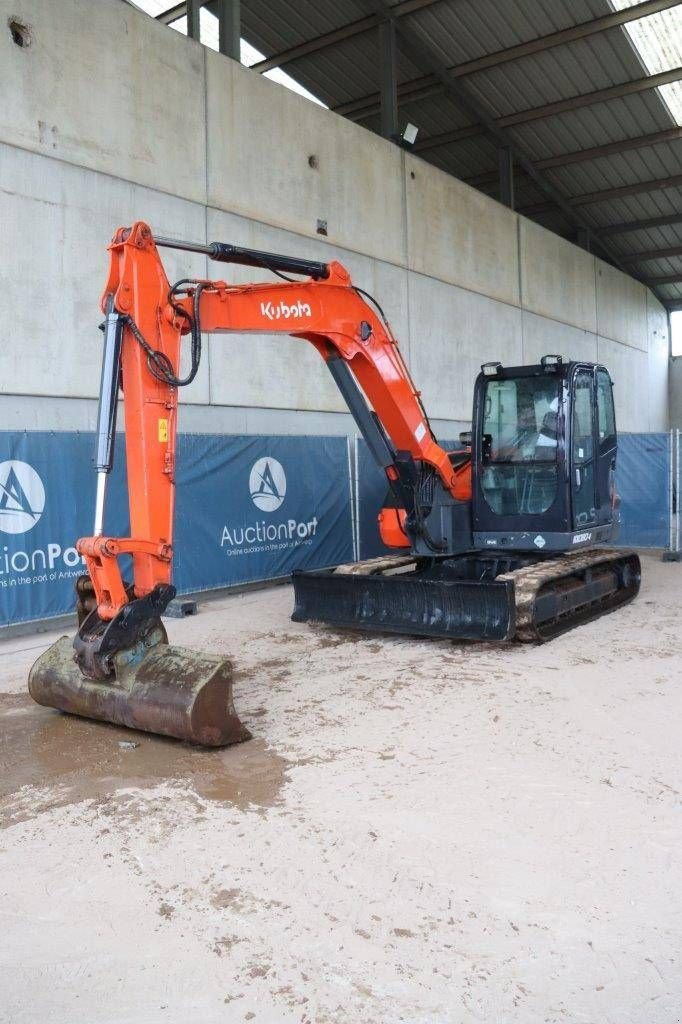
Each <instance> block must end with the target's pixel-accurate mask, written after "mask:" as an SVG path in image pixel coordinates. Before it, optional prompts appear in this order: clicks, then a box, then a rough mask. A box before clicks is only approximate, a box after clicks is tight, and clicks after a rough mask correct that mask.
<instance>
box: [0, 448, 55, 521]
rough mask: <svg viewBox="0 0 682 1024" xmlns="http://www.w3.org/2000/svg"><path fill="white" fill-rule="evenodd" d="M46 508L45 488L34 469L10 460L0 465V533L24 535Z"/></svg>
mask: <svg viewBox="0 0 682 1024" xmlns="http://www.w3.org/2000/svg"><path fill="white" fill-rule="evenodd" d="M44 508H45V488H44V487H43V482H42V480H41V479H40V477H39V476H38V474H37V473H36V471H35V469H34V468H33V466H29V464H28V463H27V462H19V461H18V460H16V459H12V460H10V461H8V462H2V463H0V530H2V531H3V533H26V532H27V531H28V530H30V529H31V528H32V527H34V526H35V525H36V523H37V522H38V520H39V519H40V517H41V515H42V513H43V509H44Z"/></svg>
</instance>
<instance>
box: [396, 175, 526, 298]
mask: <svg viewBox="0 0 682 1024" xmlns="http://www.w3.org/2000/svg"><path fill="white" fill-rule="evenodd" d="M405 194H406V203H407V233H408V266H409V268H410V270H416V271H417V272H418V273H420V274H428V275H429V276H431V277H436V278H440V280H441V281H448V282H449V283H450V284H456V285H460V286H461V287H462V288H469V289H471V290H472V291H476V292H483V293H484V294H485V295H489V296H490V297H491V298H494V299H501V300H502V301H503V302H509V303H511V304H513V305H518V304H519V262H518V244H517V230H518V216H517V215H516V214H515V213H513V212H512V211H511V210H509V209H507V207H505V206H501V205H500V204H499V203H496V202H495V201H494V200H492V199H489V198H488V196H485V195H483V193H482V192H477V191H476V189H473V188H470V187H469V186H468V185H465V184H464V182H462V181H458V180H457V179H456V178H453V177H452V176H451V175H449V174H445V173H444V172H443V171H439V170H438V169H437V168H436V167H431V166H430V165H429V164H426V163H424V161H423V160H420V159H418V158H416V157H413V156H407V158H406V161H405Z"/></svg>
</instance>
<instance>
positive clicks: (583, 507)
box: [570, 367, 598, 530]
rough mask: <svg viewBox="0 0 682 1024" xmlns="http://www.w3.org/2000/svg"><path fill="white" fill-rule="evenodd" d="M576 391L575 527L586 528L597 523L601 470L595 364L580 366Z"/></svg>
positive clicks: (573, 456)
mask: <svg viewBox="0 0 682 1024" xmlns="http://www.w3.org/2000/svg"><path fill="white" fill-rule="evenodd" d="M572 391H573V412H572V416H571V460H570V472H571V495H572V509H573V529H574V530H584V529H588V528H589V527H591V526H596V525H597V476H598V473H597V451H596V445H595V435H596V429H595V428H596V424H595V411H596V410H595V392H594V370H593V369H592V367H589V368H588V367H577V368H576V370H575V371H574V375H573V382H572Z"/></svg>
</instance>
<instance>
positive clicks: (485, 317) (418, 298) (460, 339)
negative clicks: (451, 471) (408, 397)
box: [410, 274, 522, 422]
mask: <svg viewBox="0 0 682 1024" xmlns="http://www.w3.org/2000/svg"><path fill="white" fill-rule="evenodd" d="M492 324H494V330H493V331H491V330H490V326H491V325H492ZM410 336H411V339H412V342H411V345H412V366H411V370H412V373H413V375H414V377H415V380H416V381H418V382H419V387H420V388H421V390H422V396H423V399H424V404H425V406H426V409H427V412H428V413H429V415H432V416H438V417H440V418H442V419H448V420H449V419H454V420H458V421H462V420H463V421H466V422H470V420H471V408H472V399H473V390H472V389H473V383H474V380H475V378H476V375H477V374H478V372H479V370H480V368H481V363H485V362H487V361H489V360H493V359H499V360H500V361H501V362H503V363H506V364H507V365H508V366H510V365H511V366H514V365H518V364H519V363H520V362H521V352H522V341H521V311H520V310H519V309H517V308H516V307H514V306H509V305H506V304H505V303H502V302H496V301H495V300H494V299H489V298H488V297H487V296H485V295H477V294H476V293H475V292H470V291H466V290H465V289H463V288H453V287H452V286H451V285H446V284H444V283H443V282H441V281H434V280H433V278H429V277H424V276H423V275H421V274H413V275H411V277H410Z"/></svg>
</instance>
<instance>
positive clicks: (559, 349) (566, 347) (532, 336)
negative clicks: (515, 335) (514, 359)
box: [522, 309, 598, 363]
mask: <svg viewBox="0 0 682 1024" xmlns="http://www.w3.org/2000/svg"><path fill="white" fill-rule="evenodd" d="M522 322H523V359H522V362H524V363H538V362H540V360H541V359H542V357H543V356H544V355H547V354H548V353H554V354H556V355H561V356H563V357H564V358H565V359H575V360H579V359H580V360H584V361H585V362H588V363H594V362H596V361H597V359H598V355H597V336H596V334H593V333H592V332H591V331H581V330H580V328H579V327H571V326H570V324H562V323H559V322H558V321H556V320H548V319H547V317H544V316H538V314H537V313H531V312H529V311H528V310H527V309H524V311H523V321H522Z"/></svg>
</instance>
